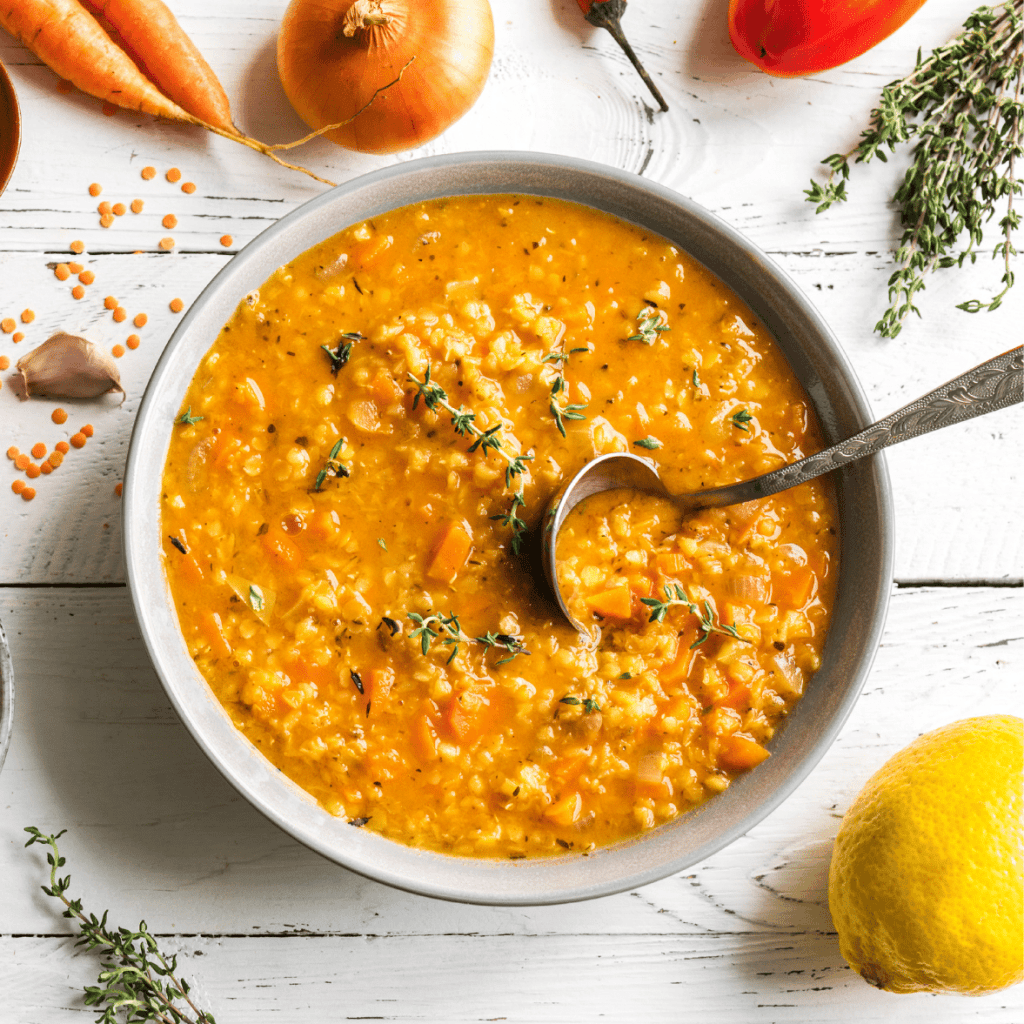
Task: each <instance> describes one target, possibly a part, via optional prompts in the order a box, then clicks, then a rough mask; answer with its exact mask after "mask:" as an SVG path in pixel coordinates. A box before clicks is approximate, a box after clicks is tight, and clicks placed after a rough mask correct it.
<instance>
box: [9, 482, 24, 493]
mask: <svg viewBox="0 0 1024 1024" xmlns="http://www.w3.org/2000/svg"><path fill="white" fill-rule="evenodd" d="M11 490H12V491H14V493H15V494H21V492H22V491H23V490H25V481H24V480H15V481H14V483H13V484H11Z"/></svg>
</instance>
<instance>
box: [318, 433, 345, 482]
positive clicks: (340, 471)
mask: <svg viewBox="0 0 1024 1024" xmlns="http://www.w3.org/2000/svg"><path fill="white" fill-rule="evenodd" d="M344 444H345V438H343V437H339V438H338V440H337V441H335V442H334V447H333V448H332V449H331V453H330V455H328V456H327V461H326V462H325V463H324V468H323V469H321V470H320V472H319V473H317V475H316V480H315V481H314V482H313V490H314V491H319V490H320V489H321V488H322V487H323V485H324V481H325V480H326V479H327V478H328V477H329V476H333V477H339V476H341V477H348V476H351V475H352V471H351V470H350V469H349V468H348V466H346V465H345V464H344V463H343V462H341V461H339V459H338V454H339V453H340V452H341V449H342V447H343V446H344Z"/></svg>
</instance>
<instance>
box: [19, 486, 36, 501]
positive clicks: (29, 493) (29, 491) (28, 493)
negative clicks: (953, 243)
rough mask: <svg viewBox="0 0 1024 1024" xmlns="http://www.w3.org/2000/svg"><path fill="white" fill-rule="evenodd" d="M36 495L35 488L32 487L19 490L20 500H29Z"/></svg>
mask: <svg viewBox="0 0 1024 1024" xmlns="http://www.w3.org/2000/svg"><path fill="white" fill-rule="evenodd" d="M35 496H36V489H35V488H34V487H26V488H25V490H23V491H22V492H21V500H22V501H31V500H32V499H33V498H34V497H35Z"/></svg>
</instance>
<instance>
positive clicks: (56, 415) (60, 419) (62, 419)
mask: <svg viewBox="0 0 1024 1024" xmlns="http://www.w3.org/2000/svg"><path fill="white" fill-rule="evenodd" d="M50 419H51V420H53V422H54V423H67V421H68V414H67V413H66V412H65V411H64V410H63V409H62V408H61V407H60V406H59V405H58V406H57V408H56V409H54V410H53V412H51V413H50Z"/></svg>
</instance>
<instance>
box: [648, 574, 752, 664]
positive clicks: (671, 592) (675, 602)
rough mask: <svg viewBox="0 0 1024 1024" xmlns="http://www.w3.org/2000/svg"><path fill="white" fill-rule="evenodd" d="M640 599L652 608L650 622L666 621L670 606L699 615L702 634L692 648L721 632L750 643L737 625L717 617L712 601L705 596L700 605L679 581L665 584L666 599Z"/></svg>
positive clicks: (691, 645)
mask: <svg viewBox="0 0 1024 1024" xmlns="http://www.w3.org/2000/svg"><path fill="white" fill-rule="evenodd" d="M640 600H641V601H642V602H643V603H644V604H645V605H647V606H648V607H649V608H650V609H651V617H650V619H648V620H647V621H648V622H664V621H665V616H666V615H667V614H668V610H669V608H675V607H677V606H678V607H680V608H685V609H686V610H687V611H689V612H690V613H691V614H693V615H696V616H697V620H698V622H699V623H700V635H699V636H698V637H697V639H696V640H694V641H693V643H692V644H690V650H693V648H694V647H700V645H701V644H702V643H704V641H705V640H707V638H708V637H709V636H711V634H712V633H721V634H723V635H724V636H733V637H735V638H736V639H737V640H743V641H744V642H745V643H749V642H750V641H748V640H747V639H746V638H745V637H742V636H740V635H739V633H738V632H736V627H735V626H730V625H729V624H728V623H724V622H719V621H718V620H717V619H716V618H715V611H714V609H713V608H712V607H711V602H710V601H709V600H708V599H707V598H705V599H704V601H703V602H702V604H700V605H698V604H696V603H695V602H694V601H691V600H690V599H689V598H688V597H687V596H686V591H685V590H683V588H682V587H681V586H680V585H679V584H678V583H666V584H665V600H664V601H659V600H658V599H657V598H656V597H641V598H640Z"/></svg>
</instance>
